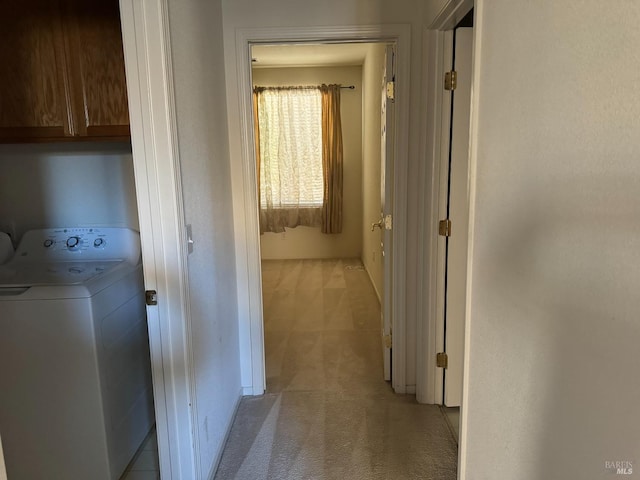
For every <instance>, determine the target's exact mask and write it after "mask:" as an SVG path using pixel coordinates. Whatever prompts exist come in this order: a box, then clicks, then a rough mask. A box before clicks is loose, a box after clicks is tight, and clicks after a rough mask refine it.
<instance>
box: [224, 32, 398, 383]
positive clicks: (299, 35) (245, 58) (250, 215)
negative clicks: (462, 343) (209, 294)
mask: <svg viewBox="0 0 640 480" xmlns="http://www.w3.org/2000/svg"><path fill="white" fill-rule="evenodd" d="M235 40H236V50H235V54H236V55H235V57H236V58H235V60H236V71H237V75H238V78H237V83H236V84H237V85H238V106H239V108H240V125H239V126H238V127H239V128H240V135H241V141H242V146H241V154H242V181H241V190H242V191H241V193H240V195H239V197H241V198H242V201H243V204H244V206H245V207H246V208H244V209H243V212H244V218H243V219H242V222H241V223H240V224H239V225H237V226H236V231H235V233H236V239H237V240H236V241H237V242H238V243H239V245H238V248H237V250H236V252H237V254H238V256H239V257H243V253H244V258H239V259H238V264H237V266H238V268H237V270H238V292H239V293H240V292H246V297H245V298H239V305H238V308H239V310H240V318H248V319H249V329H248V331H249V337H250V338H248V339H247V338H241V340H240V342H241V346H244V348H246V347H247V346H248V345H250V351H251V362H250V365H247V364H246V363H245V364H243V365H244V370H245V371H243V375H242V378H243V387H244V388H245V390H244V391H251V392H252V393H253V394H254V395H259V394H262V393H263V392H264V390H265V373H264V332H263V318H262V288H261V277H260V270H261V268H260V243H259V227H258V213H257V208H255V207H253V206H254V205H257V192H256V189H255V187H254V185H256V181H255V176H256V168H255V150H254V148H253V140H254V139H253V120H252V116H253V108H252V105H251V101H252V99H251V88H250V86H251V54H250V45H251V44H254V43H271V44H273V43H287V42H332V43H340V42H354V41H361V42H379V41H393V42H396V45H397V61H398V63H397V66H398V70H397V74H398V75H397V85H396V88H397V98H396V104H397V106H398V110H397V111H399V112H400V115H396V116H395V118H394V121H395V129H394V131H395V132H398V135H396V144H395V145H396V150H395V152H394V153H395V155H394V185H393V191H394V198H393V220H394V229H393V231H392V235H393V240H392V258H393V267H392V269H393V272H392V276H393V286H392V293H391V295H392V308H393V318H392V326H393V342H394V348H393V353H392V355H393V362H392V365H393V380H392V384H393V385H392V386H393V388H394V390H395V391H396V392H397V393H405V392H406V389H407V385H406V315H405V310H406V298H405V287H406V227H407V219H406V211H407V197H406V186H407V170H408V152H409V139H408V132H409V64H410V46H411V27H410V25H362V26H344V27H311V28H256V29H240V30H238V31H237V32H236V39H235ZM235 127H236V126H231V129H233V128H235ZM234 210H235V211H238V210H236V209H234ZM243 240H244V241H243ZM241 332H243V329H242V328H241ZM241 348H242V347H241ZM246 370H249V371H246ZM248 379H251V380H250V381H251V384H250V385H248V384H245V382H246V380H248Z"/></svg>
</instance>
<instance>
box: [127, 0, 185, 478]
mask: <svg viewBox="0 0 640 480" xmlns="http://www.w3.org/2000/svg"><path fill="white" fill-rule="evenodd" d="M120 12H121V21H122V35H123V44H124V53H125V67H126V75H127V91H128V96H129V116H130V122H131V143H132V148H133V165H134V173H135V183H136V193H137V198H138V214H139V219H140V231H141V232H140V233H141V242H142V259H143V264H144V278H145V288H146V289H150V290H156V291H157V292H158V298H159V301H158V306H157V307H147V315H148V323H149V342H150V347H151V360H152V372H153V387H154V396H155V408H156V426H157V432H158V448H159V456H160V471H161V475H162V478H176V479H178V478H194V479H195V478H197V475H196V472H197V471H198V470H197V469H196V465H197V460H196V459H197V458H198V455H197V451H198V445H197V443H196V442H195V436H194V434H193V428H192V425H193V423H192V422H193V416H192V415H193V414H195V412H194V410H195V409H193V410H192V409H191V408H190V405H191V399H192V395H193V392H192V386H193V384H194V382H193V371H192V361H191V356H190V351H191V345H190V338H191V337H190V326H191V325H190V315H189V301H188V283H187V277H186V275H187V268H186V252H187V248H186V241H185V240H186V237H185V235H184V234H183V233H184V232H185V226H184V214H183V206H182V188H181V185H182V184H181V181H180V168H179V157H178V150H177V140H176V133H177V128H176V122H175V112H174V96H173V83H172V82H173V77H172V75H171V72H172V70H171V50H170V45H169V32H168V20H167V4H166V0H120Z"/></svg>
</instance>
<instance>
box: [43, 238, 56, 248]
mask: <svg viewBox="0 0 640 480" xmlns="http://www.w3.org/2000/svg"><path fill="white" fill-rule="evenodd" d="M53 243H54V242H53V240H51V239H50V238H47V239H46V240H45V241H44V243H43V245H44V248H49V247H52V246H53Z"/></svg>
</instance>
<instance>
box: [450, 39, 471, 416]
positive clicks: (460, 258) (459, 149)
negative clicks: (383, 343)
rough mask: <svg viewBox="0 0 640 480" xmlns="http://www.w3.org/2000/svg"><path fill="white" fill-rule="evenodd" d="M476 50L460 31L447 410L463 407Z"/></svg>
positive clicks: (456, 66)
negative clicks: (470, 123) (474, 59)
mask: <svg viewBox="0 0 640 480" xmlns="http://www.w3.org/2000/svg"><path fill="white" fill-rule="evenodd" d="M472 50H473V28H458V29H456V33H455V46H454V52H455V54H454V70H455V71H456V72H457V87H456V89H455V90H454V91H453V95H452V102H453V111H452V116H451V156H450V162H449V203H448V218H449V219H450V220H451V235H450V236H449V237H448V238H447V273H446V280H445V282H446V286H445V292H446V293H445V295H446V299H445V352H446V353H447V357H448V358H447V360H448V365H447V368H446V369H445V371H444V404H445V405H446V406H448V407H457V406H460V402H461V399H462V361H463V356H464V324H465V304H466V282H467V238H468V226H469V225H468V224H469V187H468V183H469V182H468V172H469V116H470V102H471V56H472Z"/></svg>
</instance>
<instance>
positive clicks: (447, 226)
mask: <svg viewBox="0 0 640 480" xmlns="http://www.w3.org/2000/svg"><path fill="white" fill-rule="evenodd" d="M438 233H439V234H440V236H442V237H450V236H451V220H449V219H448V218H445V219H444V220H440V223H439V224H438Z"/></svg>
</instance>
